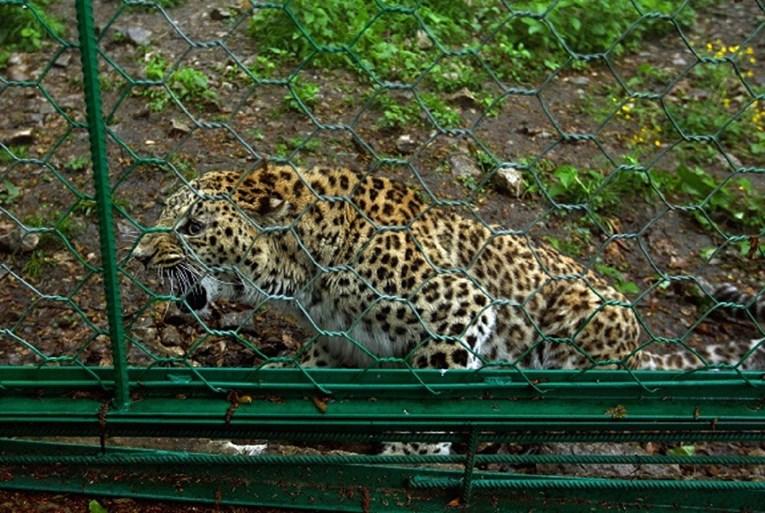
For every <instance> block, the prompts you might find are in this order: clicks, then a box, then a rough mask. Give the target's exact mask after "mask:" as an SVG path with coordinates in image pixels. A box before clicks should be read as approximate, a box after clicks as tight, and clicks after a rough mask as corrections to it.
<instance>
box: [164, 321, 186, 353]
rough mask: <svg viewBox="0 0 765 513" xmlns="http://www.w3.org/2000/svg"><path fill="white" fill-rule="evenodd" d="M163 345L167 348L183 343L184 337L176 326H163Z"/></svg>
mask: <svg viewBox="0 0 765 513" xmlns="http://www.w3.org/2000/svg"><path fill="white" fill-rule="evenodd" d="M162 345H163V346H165V348H167V347H168V346H169V347H178V346H181V345H183V337H182V336H181V333H180V332H179V331H178V328H176V327H175V326H169V325H168V326H164V327H163V328H162Z"/></svg>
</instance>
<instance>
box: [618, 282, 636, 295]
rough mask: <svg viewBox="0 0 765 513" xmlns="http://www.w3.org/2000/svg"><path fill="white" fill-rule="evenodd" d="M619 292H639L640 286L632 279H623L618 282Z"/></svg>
mask: <svg viewBox="0 0 765 513" xmlns="http://www.w3.org/2000/svg"><path fill="white" fill-rule="evenodd" d="M618 289H619V292H621V293H622V294H639V293H640V287H638V286H637V284H636V283H635V282H633V281H625V282H621V283H619V286H618Z"/></svg>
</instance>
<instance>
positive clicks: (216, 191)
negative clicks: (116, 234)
mask: <svg viewBox="0 0 765 513" xmlns="http://www.w3.org/2000/svg"><path fill="white" fill-rule="evenodd" d="M263 176H264V175H263V174H262V172H258V171H256V172H253V173H251V174H250V175H247V176H243V175H242V174H241V173H239V172H235V171H215V172H210V173H207V174H205V175H203V176H201V177H200V178H198V179H196V180H194V181H192V182H190V183H189V184H188V185H187V186H183V187H182V188H181V189H180V190H178V191H177V192H175V193H174V194H173V195H171V196H170V197H169V198H168V199H167V201H166V202H165V206H164V208H163V210H162V213H161V214H160V216H159V219H158V220H157V222H156V224H155V225H154V226H152V227H150V228H148V230H147V231H145V232H144V234H143V236H142V237H141V239H140V241H139V243H138V245H137V246H136V247H135V248H134V249H133V252H132V256H133V257H134V258H135V259H137V260H139V261H140V262H142V263H143V264H144V266H145V267H146V268H147V269H149V270H155V271H156V272H157V274H158V275H159V276H160V277H161V278H162V279H163V281H164V282H165V283H166V284H168V285H169V287H170V292H171V293H172V294H173V295H175V296H177V297H180V298H183V299H184V300H185V304H186V305H187V306H189V307H190V308H192V309H194V310H204V309H205V307H206V306H207V305H208V304H209V303H210V302H212V301H214V300H215V299H218V298H225V299H237V296H241V295H242V294H244V291H245V289H246V290H251V289H253V288H255V289H257V285H259V283H258V282H259V281H260V278H261V277H262V276H264V275H265V274H266V273H268V272H269V270H270V268H271V267H273V264H274V256H273V255H272V249H273V240H272V239H273V237H270V236H269V235H270V234H273V233H277V232H278V231H279V228H278V226H281V225H282V223H285V224H288V223H289V220H288V219H287V214H288V212H289V210H290V208H289V207H290V205H289V203H288V202H287V201H286V199H285V198H284V195H283V194H282V193H281V192H279V190H277V189H278V188H277V187H276V184H275V182H274V181H270V182H269V181H263V180H262V178H263ZM275 227H276V228H275ZM253 285H255V287H253Z"/></svg>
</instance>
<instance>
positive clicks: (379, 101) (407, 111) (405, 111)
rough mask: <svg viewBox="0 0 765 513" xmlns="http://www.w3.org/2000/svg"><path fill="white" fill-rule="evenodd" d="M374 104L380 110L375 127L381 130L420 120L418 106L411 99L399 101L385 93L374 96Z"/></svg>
mask: <svg viewBox="0 0 765 513" xmlns="http://www.w3.org/2000/svg"><path fill="white" fill-rule="evenodd" d="M374 105H375V107H376V108H377V109H379V110H381V111H382V115H381V116H380V118H378V119H377V121H376V122H375V127H376V128H378V129H381V130H390V129H395V128H404V127H407V126H413V125H417V124H419V123H420V122H421V114H422V111H421V110H420V106H419V105H417V102H416V101H414V100H413V99H410V100H407V101H406V102H404V103H399V102H397V101H396V100H394V99H393V98H391V97H390V96H388V95H386V94H381V95H378V96H377V97H375V100H374Z"/></svg>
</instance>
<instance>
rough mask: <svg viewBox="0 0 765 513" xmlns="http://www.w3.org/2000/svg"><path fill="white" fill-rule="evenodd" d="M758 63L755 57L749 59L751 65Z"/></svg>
mask: <svg viewBox="0 0 765 513" xmlns="http://www.w3.org/2000/svg"><path fill="white" fill-rule="evenodd" d="M756 63H757V59H755V58H754V57H749V64H756Z"/></svg>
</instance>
